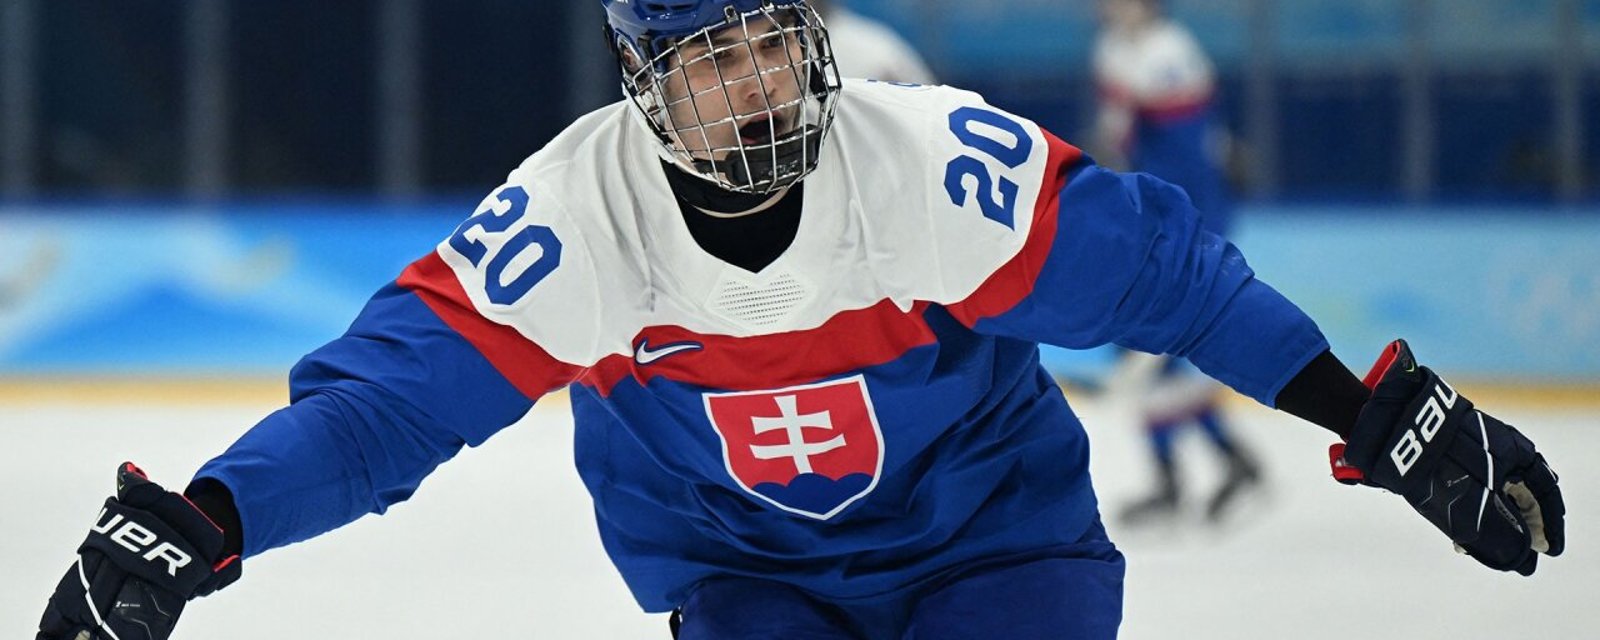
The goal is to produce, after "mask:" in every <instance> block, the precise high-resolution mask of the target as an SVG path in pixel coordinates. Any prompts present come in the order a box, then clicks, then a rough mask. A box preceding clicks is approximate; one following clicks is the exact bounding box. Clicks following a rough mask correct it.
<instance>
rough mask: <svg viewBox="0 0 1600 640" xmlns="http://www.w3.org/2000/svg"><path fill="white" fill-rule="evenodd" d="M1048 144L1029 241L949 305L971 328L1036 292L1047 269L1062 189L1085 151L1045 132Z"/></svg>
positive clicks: (960, 319)
mask: <svg viewBox="0 0 1600 640" xmlns="http://www.w3.org/2000/svg"><path fill="white" fill-rule="evenodd" d="M1039 133H1042V134H1044V138H1045V141H1046V142H1048V143H1049V145H1050V158H1049V160H1048V162H1047V164H1046V165H1045V169H1044V180H1043V184H1041V185H1039V197H1038V199H1037V200H1036V201H1035V204H1034V208H1033V226H1032V227H1031V228H1030V229H1029V230H1028V240H1027V242H1025V243H1023V245H1022V250H1021V251H1018V252H1017V255H1015V256H1013V257H1012V258H1011V261H1010V262H1007V263H1006V264H1005V265H1004V266H1002V267H1000V268H999V269H997V270H995V272H994V273H992V274H989V278H988V279H987V280H984V281H983V284H982V285H980V286H979V287H978V290H977V291H974V292H972V295H969V296H967V298H966V299H965V300H962V301H960V302H957V303H955V304H951V305H949V307H948V308H949V310H950V315H953V316H955V318H956V320H959V321H961V324H964V325H967V326H968V327H971V326H973V325H974V324H977V322H978V320H980V319H983V318H988V317H993V316H997V315H1000V314H1002V313H1005V312H1006V311H1009V310H1010V309H1011V308H1012V307H1014V306H1016V305H1017V303H1018V302H1021V301H1022V299H1023V298H1024V297H1026V296H1027V295H1028V293H1030V292H1032V291H1033V283H1034V281H1035V280H1037V279H1038V278H1039V271H1040V270H1042V269H1044V261H1045V258H1047V257H1049V255H1050V247H1051V246H1052V245H1053V244H1054V243H1055V239H1056V213H1057V209H1058V208H1059V207H1060V200H1061V190H1062V189H1063V188H1065V187H1066V186H1067V177H1068V174H1069V173H1071V169H1072V166H1073V165H1074V164H1076V163H1077V162H1078V160H1079V159H1081V158H1083V152H1082V151H1080V150H1078V148H1077V147H1074V146H1072V145H1070V144H1067V143H1065V142H1063V141H1062V140H1061V139H1060V138H1057V137H1055V136H1053V135H1051V134H1050V132H1049V131H1045V130H1043V129H1040V130H1039Z"/></svg>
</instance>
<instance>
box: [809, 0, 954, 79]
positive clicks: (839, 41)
mask: <svg viewBox="0 0 1600 640" xmlns="http://www.w3.org/2000/svg"><path fill="white" fill-rule="evenodd" d="M811 6H812V7H813V8H815V9H816V10H817V13H819V14H821V15H822V23H823V24H825V25H827V26H828V37H829V40H830V41H831V42H832V43H833V54H834V57H835V58H837V59H838V64H839V75H842V76H844V77H846V78H871V79H873V80H882V81H884V82H910V83H913V84H933V83H934V78H933V72H932V71H929V70H928V65H927V63H925V62H923V60H922V56H919V55H917V51H916V49H913V48H912V47H911V44H910V43H908V42H906V41H905V39H904V38H901V37H900V35H899V34H897V33H895V32H894V29H891V28H890V27H889V25H886V24H883V23H881V22H878V21H877V20H873V19H871V18H868V17H866V16H863V15H861V14H859V13H856V12H854V11H851V10H850V8H849V7H847V6H844V4H843V3H842V2H840V0H814V1H813V2H812V3H811Z"/></svg>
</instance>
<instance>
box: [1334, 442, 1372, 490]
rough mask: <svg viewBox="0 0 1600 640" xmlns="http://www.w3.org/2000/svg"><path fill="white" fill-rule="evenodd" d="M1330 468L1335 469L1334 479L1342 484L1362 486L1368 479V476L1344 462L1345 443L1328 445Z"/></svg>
mask: <svg viewBox="0 0 1600 640" xmlns="http://www.w3.org/2000/svg"><path fill="white" fill-rule="evenodd" d="M1328 466H1329V467H1331V468H1332V469H1333V479H1334V480H1338V481H1339V483H1340V484H1361V483H1362V482H1363V481H1365V480H1366V479H1367V474H1364V473H1362V472H1361V470H1360V469H1357V468H1355V467H1352V466H1350V464H1349V463H1347V462H1345V461H1344V443H1343V442H1336V443H1333V444H1331V445H1328Z"/></svg>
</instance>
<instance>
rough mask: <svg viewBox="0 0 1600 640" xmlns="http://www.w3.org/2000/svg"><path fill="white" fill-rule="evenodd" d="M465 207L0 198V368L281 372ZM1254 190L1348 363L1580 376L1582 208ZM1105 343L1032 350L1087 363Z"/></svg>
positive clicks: (1276, 241)
mask: <svg viewBox="0 0 1600 640" xmlns="http://www.w3.org/2000/svg"><path fill="white" fill-rule="evenodd" d="M466 213H468V211H467V210H466V209H465V208H464V206H463V205H461V204H460V203H450V204H448V205H446V204H440V205H419V206H403V207H402V206H381V207H374V206H365V205H352V204H339V205H310V204H308V205H295V204H273V205H251V206H229V207H205V208H183V207H169V206H156V205H148V206H141V205H117V206H66V205H61V206H56V205H51V206H43V207H19V206H12V207H8V208H0V375H3V376H27V375H173V376H194V375H200V376H229V375H252V376H254V375H281V374H282V373H283V372H285V371H286V370H287V368H288V367H289V366H290V365H292V364H293V363H294V362H295V360H296V359H298V358H299V356H300V355H302V354H304V353H305V352H307V351H309V350H311V349H313V348H315V347H316V346H318V345H320V344H322V343H323V342H326V341H327V340H329V339H331V338H333V337H335V336H337V335H339V334H340V333H341V332H342V331H343V330H344V328H345V327H346V326H347V325H348V323H349V322H350V320H351V319H352V318H353V317H354V315H355V314H356V312H357V311H359V310H360V308H361V305H362V304H363V303H364V302H365V300H366V299H367V297H368V296H369V295H370V294H371V293H372V292H373V291H375V290H376V289H377V288H378V287H381V286H382V285H384V284H385V283H386V282H388V281H390V280H391V279H393V278H394V277H395V276H396V275H397V274H398V273H399V272H400V270H401V269H402V268H404V267H405V265H407V264H408V263H410V262H411V261H412V260H414V259H416V258H417V257H420V256H422V255H423V254H425V253H426V252H428V251H430V250H432V248H433V246H434V245H435V244H436V243H437V242H438V241H439V240H440V239H442V238H443V237H445V236H446V235H448V234H449V233H450V232H451V231H452V230H453V229H454V227H455V225H456V224H457V223H458V222H459V221H460V220H461V219H463V218H464V217H465V214H466ZM1596 213H1597V212H1593V211H1574V212H1569V213H1562V212H1553V211H1550V210H1547V209H1537V210H1521V209H1516V208H1486V209H1481V210H1472V209H1460V208H1453V209H1449V210H1440V209H1430V208H1415V209H1412V208H1395V207H1383V208H1374V207H1325V208H1307V207H1293V208H1285V207H1255V208H1246V209H1245V210H1243V211H1241V213H1240V214H1239V216H1238V218H1237V219H1238V233H1237V236H1236V240H1237V242H1238V244H1239V245H1240V246H1241V248H1242V249H1243V250H1244V252H1245V255H1246V256H1248V257H1249V259H1250V262H1251V264H1252V265H1253V266H1254V267H1255V268H1256V270H1257V272H1258V273H1259V274H1261V277H1262V278H1263V279H1264V280H1266V281H1267V282H1269V283H1271V284H1273V285H1274V286H1275V287H1277V288H1278V289H1279V290H1281V291H1283V292H1284V293H1285V294H1287V295H1288V296H1289V297H1290V298H1291V299H1293V300H1295V301H1296V302H1298V303H1299V304H1300V305H1301V306H1302V307H1304V308H1305V309H1306V310H1307V311H1308V312H1310V313H1311V315H1312V316H1313V317H1315V318H1317V319H1318V321H1319V323H1320V324H1321V325H1322V327H1323V330H1324V331H1325V332H1326V333H1327V334H1328V336H1329V338H1330V340H1331V341H1332V343H1333V345H1334V349H1335V351H1336V352H1337V353H1339V354H1340V355H1341V357H1343V358H1344V359H1345V360H1346V362H1349V363H1351V364H1352V366H1360V365H1361V364H1362V363H1364V362H1365V361H1367V360H1368V359H1369V358H1370V357H1371V356H1372V355H1373V354H1375V353H1376V352H1377V350H1378V349H1379V348H1380V347H1382V346H1383V344H1384V343H1386V342H1387V341H1388V340H1389V339H1391V338H1393V337H1397V336H1398V337H1406V338H1408V339H1409V340H1410V341H1411V342H1412V344H1413V347H1414V348H1415V350H1416V351H1417V352H1418V353H1419V355H1420V356H1421V357H1422V358H1424V359H1425V360H1426V361H1428V362H1430V363H1432V364H1435V365H1437V366H1438V367H1439V368H1441V369H1444V370H1448V371H1450V372H1452V374H1453V375H1455V376H1459V377H1472V378H1478V379H1484V380H1492V381H1509V382H1522V381H1530V382H1581V383H1593V382H1600V215H1596ZM1110 357H1111V356H1110V355H1109V353H1108V352H1106V351H1105V350H1098V351H1092V352H1067V351H1061V350H1056V349H1048V350H1047V351H1046V354H1045V359H1046V361H1047V363H1048V364H1049V365H1050V367H1051V368H1052V369H1053V370H1054V371H1056V372H1057V373H1059V374H1061V375H1064V376H1068V377H1092V376H1094V375H1096V374H1097V373H1099V372H1100V371H1102V370H1103V369H1104V367H1105V365H1106V363H1108V362H1109V361H1110Z"/></svg>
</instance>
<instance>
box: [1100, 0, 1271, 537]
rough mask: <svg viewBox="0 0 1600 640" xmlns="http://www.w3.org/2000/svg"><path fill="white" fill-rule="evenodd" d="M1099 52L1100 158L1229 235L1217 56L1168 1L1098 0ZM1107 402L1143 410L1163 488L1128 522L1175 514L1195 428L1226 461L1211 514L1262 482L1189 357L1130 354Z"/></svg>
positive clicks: (1215, 391) (1218, 393) (1127, 515)
mask: <svg viewBox="0 0 1600 640" xmlns="http://www.w3.org/2000/svg"><path fill="white" fill-rule="evenodd" d="M1100 18H1101V32H1100V37H1099V39H1098V40H1097V41H1096V43H1095V48H1094V60H1093V66H1094V75H1095V81H1096V84H1097V85H1098V86H1099V95H1100V110H1099V114H1098V116H1097V118H1096V122H1095V132H1094V140H1095V141H1096V145H1097V147H1098V148H1099V151H1100V160H1101V161H1105V160H1106V159H1107V158H1108V157H1109V158H1111V159H1112V163H1114V164H1117V165H1118V166H1120V167H1122V168H1126V169H1129V170H1134V171H1142V172H1145V173H1149V174H1151V175H1154V176H1156V177H1157V178H1161V179H1162V180H1164V181H1166V182H1170V183H1172V184H1173V185H1176V186H1178V187H1180V188H1182V189H1183V190H1184V192H1186V193H1188V195H1189V199H1190V201H1191V202H1193V203H1194V207H1195V209H1196V210H1197V211H1198V212H1199V213H1200V214H1201V221H1202V222H1201V224H1202V226H1204V228H1205V229H1206V230H1207V231H1210V232H1212V233H1216V234H1217V235H1219V236H1220V235H1224V234H1225V233H1226V231H1227V228H1228V222H1229V218H1230V217H1231V214H1232V208H1233V206H1232V202H1231V201H1230V198H1229V197H1228V194H1227V186H1226V184H1225V179H1224V170H1223V166H1224V162H1223V158H1222V156H1223V151H1222V149H1221V147H1222V146H1224V145H1223V144H1222V143H1221V142H1220V141H1221V140H1223V139H1225V137H1224V133H1223V132H1222V131H1221V130H1220V128H1219V127H1218V126H1217V123H1216V122H1215V116H1214V104H1213V96H1214V94H1215V88H1214V87H1215V84H1216V81H1215V73H1214V71H1213V69H1212V65H1211V61H1210V60H1209V59H1208V58H1207V57H1206V55H1205V52H1204V51H1202V50H1201V49H1200V46H1199V45H1198V44H1197V43H1196V42H1195V40H1194V38H1193V37H1192V36H1191V35H1190V34H1189V32H1188V31H1187V30H1186V29H1184V28H1183V26H1182V25H1179V24H1178V23H1176V22H1174V21H1172V20H1171V19H1169V18H1167V17H1166V16H1164V15H1163V14H1162V10H1161V0H1101V3H1100ZM1106 389H1107V391H1109V392H1111V393H1108V399H1110V401H1112V402H1118V403H1123V404H1127V405H1129V407H1130V408H1131V409H1133V413H1134V414H1135V415H1137V416H1138V419H1139V420H1140V422H1142V426H1143V428H1144V432H1145V436H1146V438H1147V441H1148V442H1149V446H1150V452H1151V454H1152V455H1153V457H1154V458H1155V462H1156V473H1157V476H1156V488H1155V491H1154V492H1153V493H1152V494H1151V495H1149V496H1148V497H1145V498H1142V499H1140V500H1138V501H1137V502H1134V503H1133V504H1131V505H1128V506H1127V507H1125V508H1124V509H1123V510H1122V512H1121V516H1122V519H1123V521H1124V522H1128V523H1131V524H1135V523H1141V522H1148V521H1150V520H1152V519H1157V518H1166V517H1171V516H1173V515H1175V514H1176V513H1177V512H1178V510H1179V507H1180V497H1181V496H1182V494H1183V493H1184V491H1182V489H1181V483H1180V478H1181V477H1182V475H1181V474H1179V473H1178V468H1177V460H1176V454H1175V452H1174V438H1175V437H1176V436H1177V434H1178V431H1179V430H1180V429H1182V428H1183V427H1186V426H1189V425H1194V426H1197V427H1199V428H1200V431H1201V432H1202V433H1203V434H1204V435H1205V436H1206V442H1207V443H1209V444H1210V445H1211V449H1213V450H1214V451H1216V452H1217V454H1218V455H1220V456H1221V457H1222V459H1223V463H1224V471H1223V478H1222V482H1221V483H1220V484H1219V486H1218V488H1217V489H1216V490H1215V491H1214V492H1213V493H1212V494H1211V495H1210V497H1209V498H1208V499H1207V500H1206V504H1205V513H1206V516H1207V517H1208V518H1209V519H1211V520H1217V519H1220V518H1221V517H1222V516H1224V515H1225V514H1226V513H1227V511H1228V509H1229V507H1230V505H1231V504H1232V503H1233V502H1234V501H1235V500H1236V499H1238V498H1239V496H1240V495H1241V493H1242V492H1243V491H1244V490H1245V489H1247V488H1249V487H1251V486H1253V485H1255V484H1257V483H1259V482H1260V471H1259V468H1258V465H1257V463H1256V461H1255V460H1254V459H1253V458H1252V457H1251V456H1250V455H1249V453H1248V452H1247V451H1246V449H1245V447H1244V445H1243V444H1242V443H1241V442H1239V438H1238V435H1237V434H1236V433H1234V432H1233V430H1232V429H1231V428H1230V426H1229V424H1228V422H1227V420H1226V419H1225V417H1224V415H1223V412H1222V407H1221V404H1222V399H1223V390H1222V388H1221V385H1220V384H1218V383H1217V382H1216V381H1214V380H1211V379H1210V378H1207V377H1205V376H1204V375H1202V374H1200V373H1199V372H1197V371H1195V370H1194V368H1193V367H1190V366H1188V365H1187V363H1185V362H1183V361H1182V360H1177V359H1173V358H1167V357H1160V356H1150V355H1147V354H1141V353H1135V352H1128V353H1125V354H1124V357H1122V358H1121V360H1120V361H1119V362H1118V365H1117V367H1116V370H1115V371H1114V372H1113V373H1112V375H1111V376H1110V378H1109V380H1108V383H1107V385H1106Z"/></svg>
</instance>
